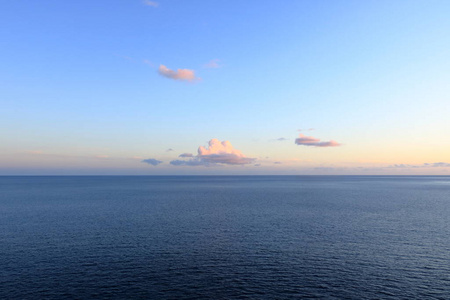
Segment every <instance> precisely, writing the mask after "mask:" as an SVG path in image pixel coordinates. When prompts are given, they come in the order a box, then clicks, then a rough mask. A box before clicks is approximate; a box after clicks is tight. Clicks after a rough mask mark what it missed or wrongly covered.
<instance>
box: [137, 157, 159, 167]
mask: <svg viewBox="0 0 450 300" xmlns="http://www.w3.org/2000/svg"><path fill="white" fill-rule="evenodd" d="M142 162H143V163H146V164H149V165H152V166H157V165H159V164H160V163H162V161H160V160H157V159H154V158H149V159H144V160H142Z"/></svg>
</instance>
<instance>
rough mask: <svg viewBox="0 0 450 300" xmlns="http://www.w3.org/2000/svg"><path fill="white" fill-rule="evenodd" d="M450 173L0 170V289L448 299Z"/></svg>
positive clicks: (59, 293)
mask: <svg viewBox="0 0 450 300" xmlns="http://www.w3.org/2000/svg"><path fill="white" fill-rule="evenodd" d="M449 224H450V177H445V176H436V177H433V176H425V177H415V176H411V177H401V176H384V177H383V176H373V177H370V176H192V177H190V176H148V177H146V176H130V177H120V176H119V177H116V176H113V177H111V176H105V177H102V176H91V177H90V176H78V177H39V176H37V177H7V176H3V177H0V254H1V259H0V299H296V298H305V299H315V298H317V299H450V277H449V274H450V263H449V262H450V238H449V237H450V226H449Z"/></svg>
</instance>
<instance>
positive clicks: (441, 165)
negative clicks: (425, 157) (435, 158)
mask: <svg viewBox="0 0 450 300" xmlns="http://www.w3.org/2000/svg"><path fill="white" fill-rule="evenodd" d="M424 166H425V167H432V168H449V167H450V163H446V162H435V163H431V164H430V163H424Z"/></svg>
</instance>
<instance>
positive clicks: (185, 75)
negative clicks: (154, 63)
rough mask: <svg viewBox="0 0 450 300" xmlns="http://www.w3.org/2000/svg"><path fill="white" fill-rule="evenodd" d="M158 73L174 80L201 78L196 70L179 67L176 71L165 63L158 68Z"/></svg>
mask: <svg viewBox="0 0 450 300" xmlns="http://www.w3.org/2000/svg"><path fill="white" fill-rule="evenodd" d="M158 73H159V74H160V75H161V76H164V77H167V78H170V79H174V80H184V81H196V80H200V78H199V77H195V71H194V70H189V69H178V70H176V71H174V70H171V69H169V68H167V67H166V66H164V65H160V66H159V68H158Z"/></svg>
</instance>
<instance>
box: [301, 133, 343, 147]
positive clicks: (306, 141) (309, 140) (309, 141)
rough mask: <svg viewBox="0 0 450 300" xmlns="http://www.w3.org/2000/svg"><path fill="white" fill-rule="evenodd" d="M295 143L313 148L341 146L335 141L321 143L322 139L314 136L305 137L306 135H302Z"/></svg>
mask: <svg viewBox="0 0 450 300" xmlns="http://www.w3.org/2000/svg"><path fill="white" fill-rule="evenodd" d="M295 143H296V144H297V145H301V146H313V147H338V146H340V145H341V144H339V143H338V142H336V141H333V140H331V141H328V142H321V141H320V139H318V138H315V137H313V136H305V135H304V134H301V133H300V135H299V137H298V138H297V139H295Z"/></svg>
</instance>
